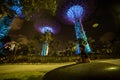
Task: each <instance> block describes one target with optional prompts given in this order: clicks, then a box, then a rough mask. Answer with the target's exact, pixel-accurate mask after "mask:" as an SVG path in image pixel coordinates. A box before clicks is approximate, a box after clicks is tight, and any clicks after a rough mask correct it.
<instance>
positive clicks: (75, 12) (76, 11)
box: [66, 5, 84, 23]
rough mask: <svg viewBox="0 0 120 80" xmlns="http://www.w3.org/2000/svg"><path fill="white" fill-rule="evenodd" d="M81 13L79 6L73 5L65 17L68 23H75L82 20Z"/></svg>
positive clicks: (81, 8) (81, 9)
mask: <svg viewBox="0 0 120 80" xmlns="http://www.w3.org/2000/svg"><path fill="white" fill-rule="evenodd" d="M83 11H84V10H83V7H81V6H80V5H74V6H72V7H70V8H69V9H68V11H67V12H66V16H67V18H68V20H69V21H71V22H72V23H75V22H76V21H77V20H78V19H80V18H82V14H83Z"/></svg>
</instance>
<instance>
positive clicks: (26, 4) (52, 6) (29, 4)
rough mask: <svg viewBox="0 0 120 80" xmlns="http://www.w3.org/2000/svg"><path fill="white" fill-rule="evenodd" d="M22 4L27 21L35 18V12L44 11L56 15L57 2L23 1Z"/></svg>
mask: <svg viewBox="0 0 120 80" xmlns="http://www.w3.org/2000/svg"><path fill="white" fill-rule="evenodd" d="M21 4H22V5H23V12H24V13H25V14H26V18H27V19H29V18H30V17H31V16H33V15H34V13H35V12H41V11H42V10H48V11H50V12H51V14H52V15H55V12H56V7H57V2H56V0H21Z"/></svg>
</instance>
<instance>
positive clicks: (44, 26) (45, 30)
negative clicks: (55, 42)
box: [35, 20, 59, 56]
mask: <svg viewBox="0 0 120 80" xmlns="http://www.w3.org/2000/svg"><path fill="white" fill-rule="evenodd" d="M35 28H36V29H37V31H39V32H41V33H42V34H43V45H42V51H41V56H47V55H48V51H49V43H50V42H51V41H52V39H53V38H52V34H56V33H58V31H59V27H58V25H56V23H55V22H51V21H49V20H42V21H40V22H36V23H35Z"/></svg>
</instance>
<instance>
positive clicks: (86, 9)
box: [57, 0, 95, 54]
mask: <svg viewBox="0 0 120 80" xmlns="http://www.w3.org/2000/svg"><path fill="white" fill-rule="evenodd" d="M94 4H95V3H94V0H92V1H91V0H67V1H66V2H64V4H62V5H61V4H60V5H59V6H58V9H57V17H58V18H59V19H60V20H61V21H62V22H63V21H64V22H63V23H65V24H66V23H67V24H70V25H74V26H75V33H76V39H77V43H76V46H77V47H76V54H79V53H80V50H79V45H80V44H83V45H85V46H86V47H85V51H86V52H91V49H90V46H89V43H88V41H87V37H86V34H85V31H84V29H83V25H82V21H84V20H86V19H87V17H88V16H89V15H90V14H91V13H92V12H93V10H94V9H95V6H94Z"/></svg>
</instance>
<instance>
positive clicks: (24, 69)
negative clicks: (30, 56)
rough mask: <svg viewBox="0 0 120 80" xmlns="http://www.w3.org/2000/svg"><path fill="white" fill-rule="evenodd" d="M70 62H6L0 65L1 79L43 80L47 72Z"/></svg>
mask: <svg viewBox="0 0 120 80" xmlns="http://www.w3.org/2000/svg"><path fill="white" fill-rule="evenodd" d="M70 64H73V63H54V64H52V63H51V64H50V63H46V64H40V63H39V64H27V63H24V64H23V63H22V64H4V65H0V80H42V77H43V76H44V74H45V73H46V72H48V71H50V70H53V69H55V68H58V67H61V66H66V65H70Z"/></svg>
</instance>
